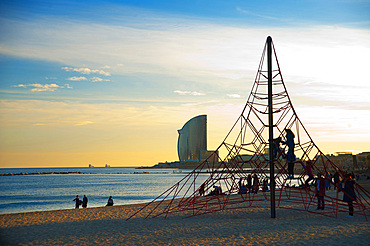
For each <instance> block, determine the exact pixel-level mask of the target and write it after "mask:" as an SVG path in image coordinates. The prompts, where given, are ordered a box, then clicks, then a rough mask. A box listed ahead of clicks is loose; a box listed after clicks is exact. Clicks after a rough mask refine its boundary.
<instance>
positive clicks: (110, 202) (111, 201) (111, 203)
mask: <svg viewBox="0 0 370 246" xmlns="http://www.w3.org/2000/svg"><path fill="white" fill-rule="evenodd" d="M106 206H113V198H112V196H110V197H109V199H108V203H107V205H106Z"/></svg>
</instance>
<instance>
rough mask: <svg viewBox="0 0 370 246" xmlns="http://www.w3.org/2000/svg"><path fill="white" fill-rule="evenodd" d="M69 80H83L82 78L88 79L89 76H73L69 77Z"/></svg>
mask: <svg viewBox="0 0 370 246" xmlns="http://www.w3.org/2000/svg"><path fill="white" fill-rule="evenodd" d="M67 80H71V81H81V80H87V78H86V77H71V78H68V79H67Z"/></svg>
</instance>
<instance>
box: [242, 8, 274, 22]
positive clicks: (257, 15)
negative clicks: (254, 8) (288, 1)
mask: <svg viewBox="0 0 370 246" xmlns="http://www.w3.org/2000/svg"><path fill="white" fill-rule="evenodd" d="M236 10H237V11H238V12H239V13H242V14H247V15H252V16H256V17H259V18H263V19H268V20H280V18H276V17H271V16H267V15H259V14H256V13H253V12H251V11H247V10H244V9H242V8H239V7H238V8H236Z"/></svg>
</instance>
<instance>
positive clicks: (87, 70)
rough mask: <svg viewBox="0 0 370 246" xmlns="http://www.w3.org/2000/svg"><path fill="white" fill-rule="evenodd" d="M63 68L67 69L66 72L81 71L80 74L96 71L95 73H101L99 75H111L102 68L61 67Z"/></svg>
mask: <svg viewBox="0 0 370 246" xmlns="http://www.w3.org/2000/svg"><path fill="white" fill-rule="evenodd" d="M62 69H63V70H65V71H67V72H71V71H73V72H78V73H81V74H91V73H97V74H101V75H104V76H111V74H110V73H109V72H105V71H103V70H99V69H90V68H87V67H81V68H73V67H62Z"/></svg>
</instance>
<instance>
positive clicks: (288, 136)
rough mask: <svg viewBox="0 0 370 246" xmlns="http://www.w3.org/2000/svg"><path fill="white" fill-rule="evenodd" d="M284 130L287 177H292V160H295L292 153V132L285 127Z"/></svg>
mask: <svg viewBox="0 0 370 246" xmlns="http://www.w3.org/2000/svg"><path fill="white" fill-rule="evenodd" d="M285 132H286V136H285V138H286V141H285V142H283V144H285V145H287V146H288V153H287V162H288V177H289V178H293V177H294V162H295V159H296V158H295V155H294V145H295V144H294V137H295V136H294V133H293V132H292V130H290V129H287V128H286V129H285Z"/></svg>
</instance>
